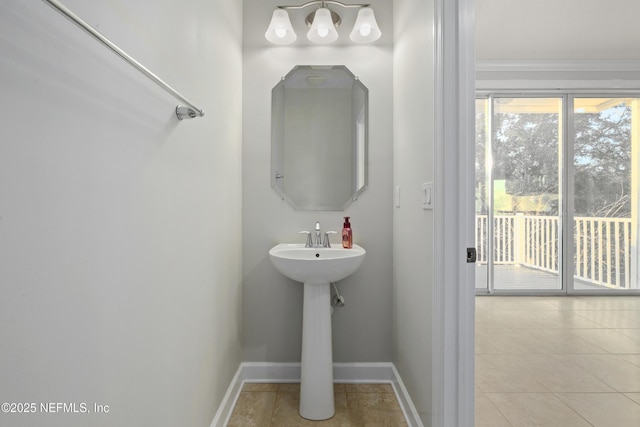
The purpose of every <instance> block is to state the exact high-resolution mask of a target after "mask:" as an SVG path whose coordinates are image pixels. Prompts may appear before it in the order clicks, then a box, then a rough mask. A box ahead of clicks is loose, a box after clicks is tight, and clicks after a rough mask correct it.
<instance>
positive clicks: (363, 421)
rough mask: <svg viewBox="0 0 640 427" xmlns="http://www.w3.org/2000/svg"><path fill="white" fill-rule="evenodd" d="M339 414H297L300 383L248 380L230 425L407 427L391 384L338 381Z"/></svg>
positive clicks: (229, 426)
mask: <svg viewBox="0 0 640 427" xmlns="http://www.w3.org/2000/svg"><path fill="white" fill-rule="evenodd" d="M334 395H335V404H336V414H335V415H334V417H333V418H331V419H329V420H325V421H309V420H305V419H304V418H302V417H301V416H300V415H299V414H298V405H299V403H300V400H299V399H300V385H299V384H258V383H248V384H245V385H244V387H243V388H242V391H241V392H240V397H239V398H238V401H237V402H236V406H235V408H234V410H233V413H232V414H231V419H230V420H229V423H228V424H227V426H228V427H305V426H321V427H324V426H327V427H334V426H335V427H373V426H376V427H377V426H379V427H406V426H407V423H406V421H405V419H404V416H403V414H402V409H401V408H400V405H399V404H398V401H397V400H396V396H395V393H394V392H393V388H392V387H391V385H390V384H335V386H334Z"/></svg>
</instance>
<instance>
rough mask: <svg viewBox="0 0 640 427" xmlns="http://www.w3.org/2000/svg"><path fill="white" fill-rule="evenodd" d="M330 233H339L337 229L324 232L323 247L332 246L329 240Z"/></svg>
mask: <svg viewBox="0 0 640 427" xmlns="http://www.w3.org/2000/svg"><path fill="white" fill-rule="evenodd" d="M329 234H338V232H337V231H326V232H325V233H324V242H322V247H324V248H330V247H331V243H330V242H329Z"/></svg>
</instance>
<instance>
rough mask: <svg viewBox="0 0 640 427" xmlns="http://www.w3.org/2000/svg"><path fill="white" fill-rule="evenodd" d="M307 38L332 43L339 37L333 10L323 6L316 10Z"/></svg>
mask: <svg viewBox="0 0 640 427" xmlns="http://www.w3.org/2000/svg"><path fill="white" fill-rule="evenodd" d="M307 38H308V39H309V40H311V41H312V42H314V43H319V44H325V43H331V42H334V41H336V40H337V39H338V31H337V30H336V26H335V25H334V23H333V19H331V11H330V10H329V9H327V8H326V7H321V8H319V9H318V10H316V13H315V15H314V17H313V23H312V24H311V28H309V32H308V33H307Z"/></svg>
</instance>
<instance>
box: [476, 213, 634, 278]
mask: <svg viewBox="0 0 640 427" xmlns="http://www.w3.org/2000/svg"><path fill="white" fill-rule="evenodd" d="M493 223H494V233H493V254H494V264H496V265H498V264H511V265H522V266H523V267H528V268H534V269H538V270H544V271H548V272H553V273H558V270H559V245H558V236H559V234H560V226H559V223H558V217H553V216H535V215H524V214H521V213H517V214H515V215H495V216H494V218H493ZM487 233H488V224H487V216H486V215H476V236H475V237H476V248H477V251H478V262H479V263H486V262H487V255H488V253H487V250H488V245H487V242H488V241H487ZM573 233H574V266H575V267H574V278H576V279H578V280H582V281H585V282H589V283H594V284H598V285H601V286H607V287H611V288H616V289H630V288H631V271H630V268H631V255H632V243H631V218H595V217H575V218H574V226H573Z"/></svg>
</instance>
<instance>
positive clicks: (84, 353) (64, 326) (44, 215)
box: [0, 0, 242, 427]
mask: <svg viewBox="0 0 640 427" xmlns="http://www.w3.org/2000/svg"><path fill="white" fill-rule="evenodd" d="M64 4H65V5H67V6H68V7H69V8H71V9H72V10H74V11H75V12H76V13H77V14H78V15H79V16H81V17H83V18H84V19H85V20H86V21H87V22H89V23H90V24H92V25H94V26H95V27H97V28H98V29H99V30H100V31H101V32H103V33H104V34H105V35H106V36H108V37H110V38H111V39H113V41H114V42H116V43H117V44H119V45H120V46H121V47H122V48H123V49H125V50H126V51H128V52H129V53H130V54H131V55H132V56H134V57H135V58H136V59H138V60H139V61H140V62H141V63H143V64H144V65H145V66H147V67H148V68H149V69H151V70H152V71H154V72H155V73H157V74H158V75H160V76H161V77H162V78H163V79H165V80H166V81H168V82H169V83H170V84H172V85H173V86H175V87H176V88H177V89H178V90H180V91H182V92H183V93H184V95H185V96H187V97H188V98H190V99H192V100H193V102H194V103H196V104H197V105H198V106H199V107H201V108H203V109H204V111H205V113H206V116H205V117H204V118H199V119H194V120H190V121H186V122H178V120H177V119H176V117H175V115H174V113H173V109H174V108H175V106H176V103H177V102H176V101H175V100H174V99H173V98H172V97H170V96H169V95H167V94H166V93H165V92H163V91H162V90H161V89H160V88H158V87H157V86H156V85H155V84H154V83H152V82H151V81H149V80H148V79H146V78H145V77H144V76H142V75H141V74H139V73H138V72H137V71H135V70H134V69H132V68H131V67H130V66H129V65H127V64H126V63H124V62H123V61H122V60H121V59H119V58H118V57H117V56H115V55H114V54H113V53H112V52H110V51H108V50H107V49H105V48H104V47H103V46H101V45H100V44H98V43H97V42H96V41H95V40H93V39H92V38H90V37H89V36H88V35H87V34H85V33H84V32H82V31H81V30H79V29H78V28H77V27H76V26H75V25H73V24H72V23H71V22H69V21H67V20H66V19H65V18H64V17H62V16H61V15H59V14H58V13H57V12H55V11H54V10H53V9H51V8H50V7H49V6H47V5H46V4H45V3H44V2H40V1H36V2H25V1H21V0H4V1H2V2H0V52H2V54H0V75H1V76H2V85H1V88H0V93H1V96H0V98H1V99H2V103H0V124H1V126H0V129H1V131H0V135H1V137H0V293H1V297H0V340H1V341H2V350H0V378H1V380H0V400H1V401H2V402H36V403H40V402H42V403H48V402H66V403H74V402H75V403H77V404H79V403H80V402H86V403H88V404H90V405H92V404H93V403H94V402H95V403H98V404H102V405H109V407H110V411H109V413H108V414H102V415H100V414H91V415H83V414H68V413H67V414H64V413H56V414H42V413H37V414H0V424H1V425H3V426H8V425H11V426H14V427H20V426H29V427H34V426H36V427H37V426H48V427H57V426H65V427H73V426H87V425H91V426H93V427H100V426H134V425H135V426H157V427H163V426H164V427H173V426H203V427H204V426H208V425H209V424H210V423H211V420H212V419H213V416H214V413H215V411H216V409H217V407H218V405H219V404H220V402H221V400H222V398H223V395H224V393H225V392H226V389H227V387H228V385H229V383H230V381H231V379H232V377H233V374H234V372H235V371H236V369H237V368H238V365H239V362H240V320H241V319H240V309H241V307H240V297H241V287H240V281H241V248H240V245H241V240H240V237H239V236H240V234H241V220H240V218H241V215H242V212H241V198H240V192H241V191H242V189H241V184H240V183H241V119H240V114H241V106H240V101H241V99H240V96H239V94H240V92H241V90H242V88H241V78H240V76H241V72H242V68H241V66H242V63H241V60H242V57H241V45H240V40H241V33H240V28H241V25H242V5H241V3H240V2H237V1H236V0H216V1H215V2H211V1H209V0H184V1H181V2H175V1H170V0H160V1H158V0H154V1H150V0H138V1H135V2H131V1H123V0H110V1H101V2H86V1H82V0H65V1H64ZM91 409H92V408H91Z"/></svg>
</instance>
